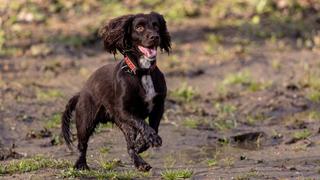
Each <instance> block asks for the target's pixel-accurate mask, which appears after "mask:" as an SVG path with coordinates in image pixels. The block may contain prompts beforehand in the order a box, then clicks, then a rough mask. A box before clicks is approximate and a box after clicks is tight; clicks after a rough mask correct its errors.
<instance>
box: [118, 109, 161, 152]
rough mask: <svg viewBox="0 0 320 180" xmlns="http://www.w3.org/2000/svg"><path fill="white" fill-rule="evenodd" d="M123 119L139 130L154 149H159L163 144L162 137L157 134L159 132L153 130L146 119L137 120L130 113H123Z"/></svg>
mask: <svg viewBox="0 0 320 180" xmlns="http://www.w3.org/2000/svg"><path fill="white" fill-rule="evenodd" d="M121 119H122V120H123V121H124V122H123V123H126V124H128V125H130V126H132V127H134V128H136V129H137V130H138V132H139V133H140V134H141V136H142V138H143V139H144V140H145V142H147V143H148V144H149V145H150V146H152V147H159V146H161V144H162V139H161V137H160V136H159V135H158V134H157V132H156V131H155V130H154V129H153V128H151V127H150V126H149V125H148V124H147V123H146V122H145V121H144V119H140V118H135V117H133V116H132V115H129V114H128V113H122V114H121Z"/></svg>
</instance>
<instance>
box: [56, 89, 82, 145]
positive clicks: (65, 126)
mask: <svg viewBox="0 0 320 180" xmlns="http://www.w3.org/2000/svg"><path fill="white" fill-rule="evenodd" d="M79 96H80V94H79V93H78V94H76V95H74V96H73V97H72V98H71V99H70V100H69V102H68V104H67V105H66V109H65V110H64V112H63V115H62V118H61V132H62V136H63V138H64V140H65V142H66V144H67V146H68V148H69V149H70V150H72V147H71V145H72V140H71V131H70V119H71V117H72V111H74V109H75V108H76V105H77V103H78V99H79Z"/></svg>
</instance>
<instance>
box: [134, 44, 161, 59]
mask: <svg viewBox="0 0 320 180" xmlns="http://www.w3.org/2000/svg"><path fill="white" fill-rule="evenodd" d="M138 48H139V50H140V51H141V52H142V54H143V55H144V56H145V57H146V58H148V59H154V58H155V57H156V56H157V47H150V48H147V47H143V46H138Z"/></svg>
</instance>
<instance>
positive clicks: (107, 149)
mask: <svg viewBox="0 0 320 180" xmlns="http://www.w3.org/2000/svg"><path fill="white" fill-rule="evenodd" d="M109 151H110V147H101V148H100V153H102V154H108V153H109Z"/></svg>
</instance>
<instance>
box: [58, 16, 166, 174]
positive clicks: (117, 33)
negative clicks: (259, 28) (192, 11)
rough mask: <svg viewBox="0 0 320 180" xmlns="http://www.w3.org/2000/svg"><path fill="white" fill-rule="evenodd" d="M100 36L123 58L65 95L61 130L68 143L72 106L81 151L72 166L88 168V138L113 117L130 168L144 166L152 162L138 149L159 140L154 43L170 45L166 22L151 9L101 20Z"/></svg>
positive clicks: (161, 85)
mask: <svg viewBox="0 0 320 180" xmlns="http://www.w3.org/2000/svg"><path fill="white" fill-rule="evenodd" d="M99 35H100V36H101V37H102V39H103V42H104V47H105V49H106V50H107V51H108V52H109V53H112V54H116V53H117V52H120V53H121V54H122V55H123V56H124V58H123V59H122V60H121V61H119V62H117V63H112V64H107V65H104V66H102V67H101V68H99V69H98V70H96V71H95V72H94V73H93V74H92V75H91V77H90V78H89V79H88V80H87V82H86V83H85V85H84V87H83V88H82V90H81V91H80V92H78V93H77V94H75V95H74V96H73V97H72V98H71V99H70V100H69V102H68V103H67V105H66V109H65V111H64V113H63V116H62V125H61V129H62V135H63V137H64V139H65V141H66V144H67V145H68V147H69V148H71V144H72V142H71V132H70V119H71V116H72V112H73V111H75V123H76V129H77V139H78V150H79V151H80V156H79V158H78V160H77V161H76V163H75V168H77V169H89V167H88V165H87V161H86V152H87V147H88V140H89V138H90V136H91V134H92V133H93V132H94V129H95V127H96V126H97V125H98V124H99V123H107V122H112V123H114V124H115V125H116V126H117V127H119V129H120V130H121V131H122V132H123V134H124V136H125V140H126V142H127V150H128V154H129V156H130V158H131V160H132V161H133V163H134V165H135V167H136V168H137V169H138V170H140V171H149V170H150V169H151V166H150V165H149V164H148V163H147V162H145V161H144V160H143V159H142V158H141V156H140V155H139V154H140V153H142V152H143V151H146V150H147V149H148V148H149V147H159V146H161V144H162V140H161V137H160V136H159V135H158V128H159V124H160V120H161V118H162V115H163V113H164V102H165V98H166V94H167V87H166V82H165V78H164V75H163V74H162V72H161V71H160V70H159V68H158V67H157V65H156V62H157V60H156V57H157V49H158V48H159V49H160V50H161V51H166V52H167V53H169V52H170V50H171V45H170V44H171V43H170V35H169V32H168V30H167V27H166V21H165V20H164V18H163V16H162V15H160V14H158V13H155V12H151V13H150V14H135V15H125V16H121V17H118V18H115V19H112V20H111V21H110V22H109V23H107V24H106V25H104V26H103V27H102V28H101V29H100V31H99ZM147 118H148V122H146V119H147Z"/></svg>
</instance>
